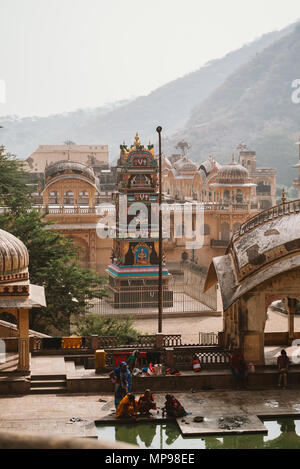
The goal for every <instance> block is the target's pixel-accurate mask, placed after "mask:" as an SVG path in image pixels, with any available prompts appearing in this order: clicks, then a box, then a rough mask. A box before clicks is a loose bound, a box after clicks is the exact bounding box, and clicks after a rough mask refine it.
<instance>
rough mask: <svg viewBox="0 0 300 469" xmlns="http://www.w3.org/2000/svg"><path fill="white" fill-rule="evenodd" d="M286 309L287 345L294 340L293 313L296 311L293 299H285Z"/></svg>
mask: <svg viewBox="0 0 300 469" xmlns="http://www.w3.org/2000/svg"><path fill="white" fill-rule="evenodd" d="M287 307H288V308H287V309H288V337H289V338H288V340H289V345H290V344H291V343H292V342H293V340H294V338H295V324H294V318H295V311H296V300H295V299H294V298H288V299H287Z"/></svg>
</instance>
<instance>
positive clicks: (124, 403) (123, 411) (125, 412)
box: [116, 393, 138, 419]
mask: <svg viewBox="0 0 300 469" xmlns="http://www.w3.org/2000/svg"><path fill="white" fill-rule="evenodd" d="M137 412H138V403H137V400H136V399H135V396H134V395H133V394H131V393H128V394H126V396H125V397H123V399H122V400H121V402H120V404H119V405H118V408H117V411H116V418H117V419H119V418H130V417H135V416H136V414H137Z"/></svg>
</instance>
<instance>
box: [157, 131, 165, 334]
mask: <svg viewBox="0 0 300 469" xmlns="http://www.w3.org/2000/svg"><path fill="white" fill-rule="evenodd" d="M161 131H162V128H161V127H160V126H158V127H157V128H156V132H157V133H158V148H159V152H158V155H159V172H158V191H159V192H158V204H159V212H158V213H159V219H158V238H159V239H158V240H159V245H158V246H159V253H158V267H159V269H158V332H159V333H161V332H162V315H163V288H162V287H163V284H162V210H161V201H162V197H161V196H162V187H161V186H162V184H161Z"/></svg>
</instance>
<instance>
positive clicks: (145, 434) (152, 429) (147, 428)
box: [138, 423, 157, 448]
mask: <svg viewBox="0 0 300 469" xmlns="http://www.w3.org/2000/svg"><path fill="white" fill-rule="evenodd" d="M156 428H157V425H156V424H155V423H148V424H147V423H146V424H139V425H138V435H139V437H140V440H141V441H142V442H143V443H144V444H145V447H146V448H150V446H151V444H152V442H153V438H154V437H155V435H156Z"/></svg>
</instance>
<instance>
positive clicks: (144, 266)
mask: <svg viewBox="0 0 300 469" xmlns="http://www.w3.org/2000/svg"><path fill="white" fill-rule="evenodd" d="M158 191H159V188H158V160H157V158H156V156H155V154H154V149H153V145H151V144H149V145H148V146H147V147H144V146H143V145H142V144H141V143H140V140H139V136H138V134H136V137H135V141H134V144H133V145H132V146H131V147H130V148H129V149H128V147H127V146H126V145H125V144H123V145H121V154H120V158H119V160H118V191H116V193H115V194H114V202H115V207H116V237H115V239H114V240H113V250H112V262H111V264H110V265H109V266H108V269H107V273H108V275H109V287H110V290H111V292H112V293H113V305H114V307H116V308H120V307H123V308H124V307H130V306H131V305H132V304H134V305H135V306H136V307H144V308H147V307H153V306H157V301H158V271H159V266H158V262H159V261H158V256H159V240H158V228H159V227H158V197H159V193H158ZM162 276H163V304H164V306H172V302H173V300H172V291H170V290H169V286H168V282H169V278H170V274H169V272H168V270H167V267H166V265H165V264H164V265H163V270H162Z"/></svg>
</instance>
